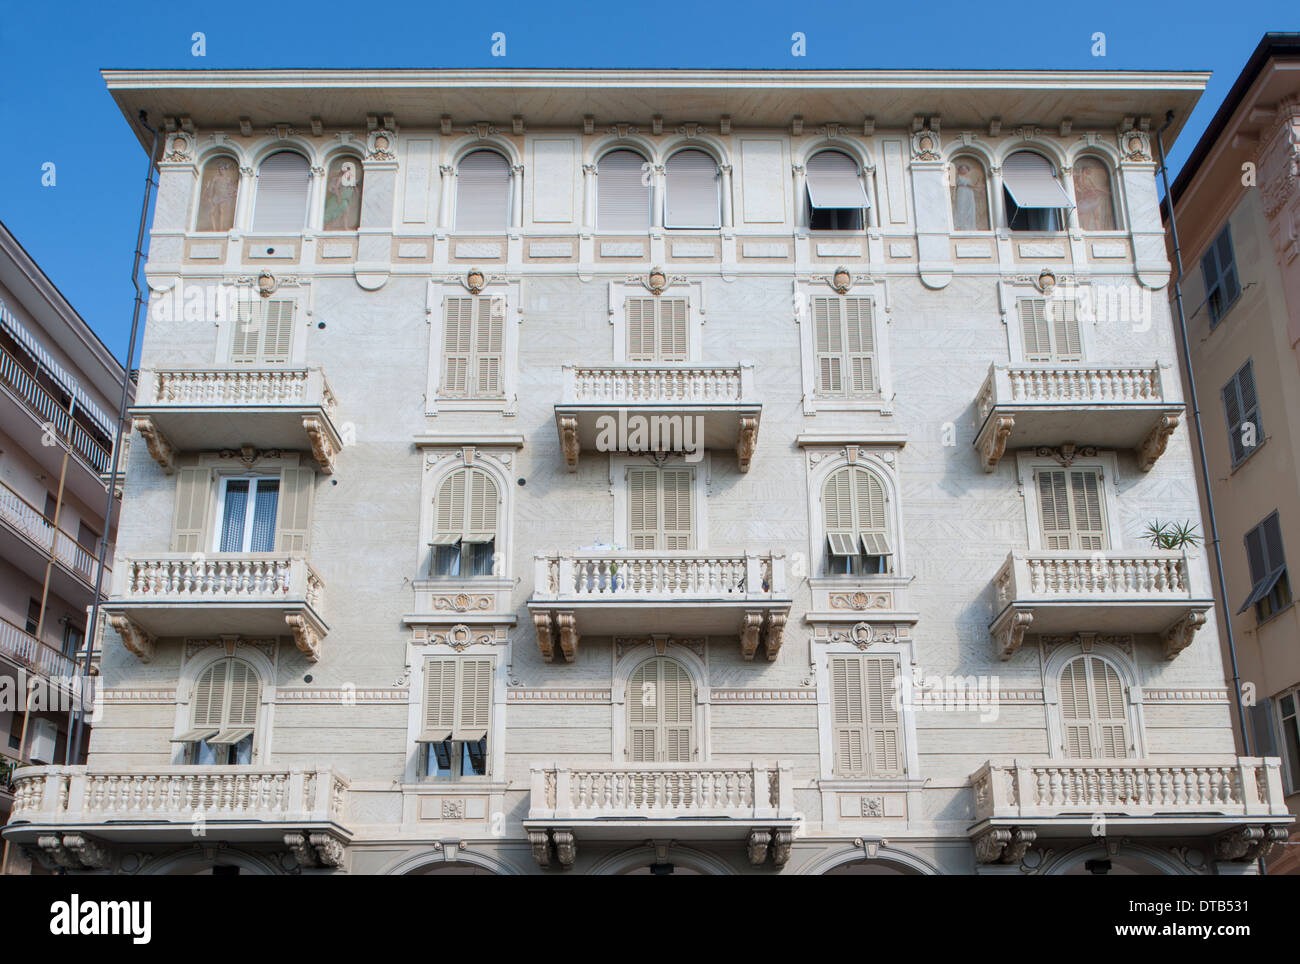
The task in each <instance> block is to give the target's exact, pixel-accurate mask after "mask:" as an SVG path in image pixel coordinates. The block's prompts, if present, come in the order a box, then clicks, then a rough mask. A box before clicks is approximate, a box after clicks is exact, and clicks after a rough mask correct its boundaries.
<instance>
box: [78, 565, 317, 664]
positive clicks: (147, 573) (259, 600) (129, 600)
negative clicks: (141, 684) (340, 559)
mask: <svg viewBox="0 0 1300 964" xmlns="http://www.w3.org/2000/svg"><path fill="white" fill-rule="evenodd" d="M324 595H325V584H324V583H323V582H321V578H320V576H319V575H317V573H316V570H315V569H313V568H312V567H311V565H310V564H309V563H308V562H307V560H306V559H304V558H303V557H302V556H294V555H286V554H283V553H210V554H208V555H204V554H202V553H193V554H190V553H169V554H165V555H158V556H148V557H131V558H128V559H127V560H126V561H125V564H124V565H122V566H121V567H120V571H119V573H118V575H117V579H116V580H115V582H114V586H113V592H112V594H111V595H110V596H109V601H108V602H107V603H105V604H104V612H105V615H106V618H107V620H108V623H109V625H110V626H112V627H113V629H114V630H116V631H117V633H118V635H119V636H121V638H122V642H123V644H124V645H125V646H126V648H127V649H128V650H130V651H131V652H133V653H135V654H136V655H137V656H139V657H140V658H141V659H142V660H144V661H146V662H147V661H148V660H149V659H151V658H152V657H153V647H154V640H155V639H156V638H157V637H159V636H221V635H227V634H230V635H239V636H278V635H283V634H284V633H285V631H286V628H287V629H288V630H290V631H291V632H292V633H293V637H294V642H295V643H296V644H297V646H298V648H299V649H300V650H302V652H303V653H304V654H305V655H306V656H307V657H308V658H309V659H311V660H313V661H315V660H316V659H319V658H320V648H321V644H322V643H323V641H324V638H325V634H326V633H327V632H328V630H329V627H328V626H327V625H326V623H325V620H324V619H323V618H322V616H321V612H322V609H323V605H324Z"/></svg>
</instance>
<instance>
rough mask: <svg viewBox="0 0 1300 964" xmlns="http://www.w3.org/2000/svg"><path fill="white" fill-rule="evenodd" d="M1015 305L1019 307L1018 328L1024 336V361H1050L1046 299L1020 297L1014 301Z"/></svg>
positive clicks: (1050, 337)
mask: <svg viewBox="0 0 1300 964" xmlns="http://www.w3.org/2000/svg"><path fill="white" fill-rule="evenodd" d="M1016 306H1017V308H1019V309H1020V330H1021V333H1022V337H1023V338H1024V348H1025V361H1027V362H1049V361H1051V360H1052V336H1051V329H1050V328H1049V326H1048V324H1047V299H1046V298H1021V299H1020V300H1019V301H1017V302H1016Z"/></svg>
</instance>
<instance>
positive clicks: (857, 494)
mask: <svg viewBox="0 0 1300 964" xmlns="http://www.w3.org/2000/svg"><path fill="white" fill-rule="evenodd" d="M822 517H823V523H824V525H825V529H826V543H827V555H826V572H827V573H828V574H831V575H850V574H851V575H866V574H871V573H881V572H890V571H892V570H893V562H892V560H893V555H894V550H893V547H892V546H891V545H890V541H889V523H888V514H887V512H886V510H885V486H884V484H883V483H882V482H881V481H880V479H879V478H878V477H877V476H876V475H875V473H874V472H871V471H869V470H867V469H864V468H862V467H861V466H855V465H851V466H847V467H845V468H842V469H837V470H836V471H835V472H833V473H831V476H830V478H828V479H827V480H826V482H825V484H824V485H823V486H822Z"/></svg>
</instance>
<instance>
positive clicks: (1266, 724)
mask: <svg viewBox="0 0 1300 964" xmlns="http://www.w3.org/2000/svg"><path fill="white" fill-rule="evenodd" d="M1250 731H1251V734H1252V736H1253V737H1254V740H1253V743H1252V746H1251V749H1252V750H1253V751H1254V755H1255V756H1277V755H1278V752H1277V737H1276V735H1275V733H1274V730H1273V701H1272V700H1260V701H1259V702H1258V703H1256V704H1255V705H1254V706H1252V707H1251V708H1250Z"/></svg>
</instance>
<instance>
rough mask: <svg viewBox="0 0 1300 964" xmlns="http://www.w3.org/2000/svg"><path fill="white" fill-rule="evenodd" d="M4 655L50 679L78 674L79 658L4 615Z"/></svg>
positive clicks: (0, 627) (0, 648) (0, 639)
mask: <svg viewBox="0 0 1300 964" xmlns="http://www.w3.org/2000/svg"><path fill="white" fill-rule="evenodd" d="M0 656H3V657H5V658H6V659H8V660H9V661H10V662H11V663H15V664H16V665H18V666H22V667H25V668H26V669H28V670H29V671H31V672H33V673H37V674H39V675H41V676H44V677H46V678H48V679H56V678H57V679H67V678H69V677H72V676H75V675H77V661H76V660H75V659H73V658H72V657H71V656H66V655H64V653H63V652H62V650H58V649H55V648H54V647H53V646H50V645H49V644H48V643H43V642H41V641H40V640H39V639H37V638H36V637H35V636H33V635H32V634H31V633H28V632H26V631H24V630H22V629H20V628H19V627H17V626H15V625H14V624H13V623H11V622H9V620H7V619H3V618H0Z"/></svg>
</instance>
